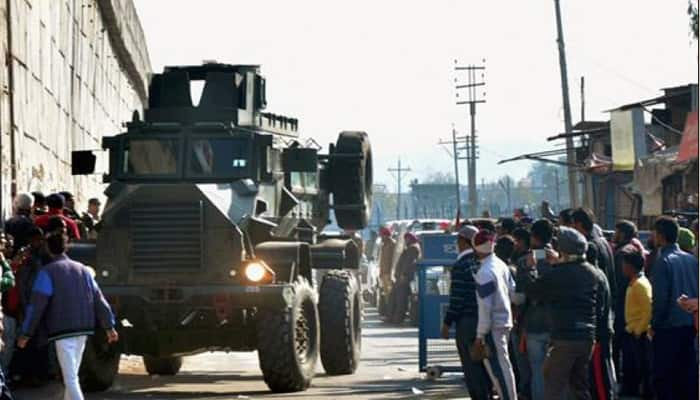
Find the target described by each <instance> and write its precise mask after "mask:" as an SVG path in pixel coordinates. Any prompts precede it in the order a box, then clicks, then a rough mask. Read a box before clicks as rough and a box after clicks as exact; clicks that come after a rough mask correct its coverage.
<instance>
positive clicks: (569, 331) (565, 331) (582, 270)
mask: <svg viewBox="0 0 700 400" xmlns="http://www.w3.org/2000/svg"><path fill="white" fill-rule="evenodd" d="M558 243H559V254H557V253H556V252H555V251H554V250H551V249H547V250H546V254H547V260H548V262H549V263H550V264H552V269H551V270H550V271H549V272H548V273H546V274H543V275H538V276H535V275H534V274H533V275H522V276H521V277H522V278H525V279H523V280H522V281H520V279H519V282H518V283H519V284H522V286H523V287H524V290H525V294H526V295H527V296H528V298H531V299H535V300H538V301H543V302H547V303H548V304H549V306H550V308H549V310H550V316H551V318H550V324H551V325H550V327H551V343H550V348H549V352H548V353H547V358H546V359H545V363H544V399H546V400H559V399H562V398H565V393H566V392H567V387H568V388H569V390H570V391H571V392H572V394H573V395H574V397H575V398H577V399H591V392H590V389H589V380H588V377H589V363H590V359H591V354H592V352H593V343H594V340H595V338H596V334H597V332H596V327H597V325H599V324H602V323H603V322H602V320H604V319H607V315H605V310H604V308H603V307H601V305H600V299H603V297H604V295H605V293H601V287H603V283H605V285H607V282H606V281H604V278H603V277H604V276H603V274H602V273H599V272H598V271H597V270H596V268H595V267H594V266H592V265H591V264H589V263H588V262H586V257H585V254H586V251H587V250H588V240H587V239H586V237H585V236H583V235H582V234H581V233H579V232H577V231H576V230H575V229H571V228H567V227H560V228H559V235H558ZM519 278H520V277H519ZM608 296H609V293H608Z"/></svg>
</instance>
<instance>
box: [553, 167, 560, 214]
mask: <svg viewBox="0 0 700 400" xmlns="http://www.w3.org/2000/svg"><path fill="white" fill-rule="evenodd" d="M554 182H555V185H554V189H555V193H556V196H557V210H558V211H561V200H560V198H559V183H560V182H559V167H558V166H557V168H556V169H555V170H554Z"/></svg>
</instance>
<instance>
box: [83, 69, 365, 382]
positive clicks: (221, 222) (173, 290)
mask: <svg viewBox="0 0 700 400" xmlns="http://www.w3.org/2000/svg"><path fill="white" fill-rule="evenodd" d="M192 81H203V82H204V84H203V89H202V93H201V98H200V100H199V103H198V104H197V105H194V104H193V102H192V99H191V89H190V88H191V87H192V85H191V83H192ZM265 87H266V85H265V79H264V78H263V77H262V76H261V75H260V69H259V67H258V66H254V65H227V64H218V63H210V64H204V65H201V66H176V67H166V68H165V69H164V71H163V72H162V73H159V74H155V75H154V76H153V77H152V80H151V82H150V86H149V99H148V108H147V109H145V111H144V118H143V119H142V118H141V117H140V116H139V115H138V113H134V116H133V119H132V121H131V122H128V123H127V124H126V125H125V126H126V132H124V133H121V134H119V135H116V136H111V137H105V138H104V139H103V142H102V147H103V148H104V149H105V150H108V152H109V172H108V173H106V174H105V175H104V182H106V183H108V184H109V185H108V187H107V189H106V191H105V194H106V196H107V198H108V201H107V204H106V207H105V210H104V214H103V219H102V222H101V227H100V230H99V236H98V239H97V241H96V243H95V245H94V246H95V247H94V254H93V257H94V261H93V264H94V265H93V267H94V269H95V271H96V278H97V280H98V282H99V284H100V286H101V288H102V290H103V292H104V294H105V296H106V297H107V299H108V301H109V302H110V304H111V305H112V307H113V308H114V310H115V313H116V315H117V319H118V320H119V321H120V323H119V326H118V331H119V334H120V338H121V340H120V342H119V345H118V346H108V345H107V344H106V342H105V340H104V338H103V337H101V336H95V337H93V338H92V339H91V340H90V342H89V343H88V346H87V350H86V353H85V357H84V360H83V365H82V370H81V383H82V384H83V387H85V388H88V389H92V390H104V389H106V388H108V387H109V386H110V385H111V384H112V381H113V380H114V377H115V375H116V374H117V369H118V364H119V356H120V353H126V354H136V355H142V356H143V361H144V363H145V367H146V370H147V371H148V372H149V373H150V374H160V375H172V374H176V373H177V372H178V370H179V369H180V367H181V365H182V357H183V356H186V355H191V354H196V353H201V352H204V351H212V350H224V351H254V350H257V351H258V357H259V361H260V367H261V369H262V374H263V377H264V380H265V382H266V383H267V385H268V386H269V388H270V389H271V390H273V391H276V392H289V391H301V390H305V389H306V388H308V387H309V384H310V382H311V379H312V377H313V376H314V373H315V369H316V364H317V360H318V359H319V356H320V360H321V362H322V364H323V367H324V368H325V370H326V372H327V373H328V374H351V373H353V372H354V371H355V370H356V368H357V366H358V361H359V356H360V347H361V327H360V323H361V313H362V310H361V307H362V306H361V300H360V292H359V288H358V284H357V280H356V279H355V278H354V272H353V271H354V270H356V269H357V268H358V265H359V261H360V256H361V255H360V254H359V252H358V249H357V246H356V244H355V243H353V241H352V240H351V238H350V237H349V236H342V235H335V236H323V235H322V234H321V233H320V232H321V229H322V228H323V227H324V226H325V225H326V224H327V223H328V220H329V212H330V210H333V211H334V213H335V217H336V220H337V222H338V225H339V226H340V227H341V228H343V229H344V230H345V231H354V230H359V229H362V228H364V227H365V226H366V224H367V222H368V219H369V215H368V214H369V210H370V209H371V200H372V154H371V150H370V143H369V139H368V137H367V135H366V134H365V133H364V132H354V131H353V132H341V133H340V134H339V136H338V138H337V141H336V143H335V144H331V145H330V146H329V150H328V152H326V153H323V152H322V151H321V148H320V146H318V144H317V143H316V142H315V141H314V140H311V139H307V140H302V139H301V138H300V135H299V132H298V121H297V120H296V119H293V118H288V117H285V116H280V115H275V114H271V113H265V112H263V109H265V106H266V97H265ZM95 160H96V155H95V154H93V153H92V152H89V151H77V152H74V153H73V166H72V167H73V173H74V174H87V173H91V172H93V170H94V169H95ZM80 246H82V247H81V251H82V252H83V254H86V253H90V251H92V249H93V248H91V247H90V245H85V244H81V245H80ZM86 246H87V250H86ZM315 270H318V271H319V272H322V273H321V274H319V276H322V279H320V280H317V281H318V283H317V287H314V283H313V282H314V280H313V279H312V272H313V271H315Z"/></svg>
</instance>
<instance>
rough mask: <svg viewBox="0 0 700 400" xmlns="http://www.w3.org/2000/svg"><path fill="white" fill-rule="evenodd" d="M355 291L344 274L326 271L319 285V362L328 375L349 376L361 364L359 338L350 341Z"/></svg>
mask: <svg viewBox="0 0 700 400" xmlns="http://www.w3.org/2000/svg"><path fill="white" fill-rule="evenodd" d="M357 290H358V289H357V286H356V285H354V278H353V277H352V275H351V274H350V273H348V272H347V271H340V270H333V271H329V272H328V273H327V274H326V276H325V277H324V280H323V283H322V284H321V290H320V293H321V294H320V301H319V314H320V317H321V363H322V364H323V368H324V369H325V370H326V373H328V374H329V375H343V374H352V373H354V372H355V371H356V370H357V367H358V364H359V361H360V347H361V336H362V335H360V337H358V338H356V340H355V341H356V343H354V342H353V314H352V313H353V312H354V306H353V302H356V301H358V300H359V299H358V297H359V296H357ZM360 307H361V305H360ZM360 309H361V308H360Z"/></svg>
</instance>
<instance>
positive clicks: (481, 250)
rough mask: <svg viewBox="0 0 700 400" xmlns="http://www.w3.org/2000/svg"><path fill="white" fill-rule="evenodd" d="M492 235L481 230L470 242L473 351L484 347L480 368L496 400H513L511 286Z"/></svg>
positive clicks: (512, 285) (509, 276) (514, 399)
mask: <svg viewBox="0 0 700 400" xmlns="http://www.w3.org/2000/svg"><path fill="white" fill-rule="evenodd" d="M495 241H496V234H495V233H494V232H491V231H487V230H481V231H479V232H478V233H477V234H476V235H474V238H473V245H474V251H475V253H476V257H477V259H479V263H480V267H479V271H478V272H477V274H476V277H475V281H476V294H477V296H476V301H477V304H478V306H479V312H478V314H479V318H478V323H477V326H476V339H475V340H474V347H476V348H479V347H482V348H483V347H487V348H489V349H490V351H488V352H487V353H490V356H489V357H488V358H486V359H484V367H485V368H486V371H487V372H488V373H489V376H490V378H491V382H492V383H493V386H494V388H495V389H496V392H497V393H498V396H499V398H500V399H503V400H516V399H517V394H516V393H517V390H516V387H515V375H514V373H513V366H512V364H511V363H510V356H509V354H508V341H509V340H510V330H511V329H512V328H513V313H512V311H511V308H510V303H511V300H510V297H511V293H513V292H514V291H515V282H514V281H513V276H512V274H511V272H510V269H509V268H508V266H507V265H506V264H505V263H504V262H503V261H501V260H500V259H499V258H498V257H496V255H495V254H493V252H494V246H495Z"/></svg>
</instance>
